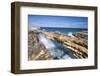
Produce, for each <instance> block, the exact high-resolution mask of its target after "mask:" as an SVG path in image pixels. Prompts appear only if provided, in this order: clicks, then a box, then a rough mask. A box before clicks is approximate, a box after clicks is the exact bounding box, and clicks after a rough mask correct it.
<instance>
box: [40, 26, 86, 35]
mask: <svg viewBox="0 0 100 76" xmlns="http://www.w3.org/2000/svg"><path fill="white" fill-rule="evenodd" d="M41 29H42V30H44V31H48V32H59V33H62V34H65V35H70V34H72V33H74V32H82V31H88V29H86V28H54V27H53V28H52V27H41Z"/></svg>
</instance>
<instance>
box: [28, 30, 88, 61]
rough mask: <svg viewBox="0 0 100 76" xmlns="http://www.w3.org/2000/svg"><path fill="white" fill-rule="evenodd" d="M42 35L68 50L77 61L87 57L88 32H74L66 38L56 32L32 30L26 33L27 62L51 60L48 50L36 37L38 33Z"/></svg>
mask: <svg viewBox="0 0 100 76" xmlns="http://www.w3.org/2000/svg"><path fill="white" fill-rule="evenodd" d="M40 32H41V33H42V34H44V35H45V36H46V37H47V38H48V39H50V40H56V41H58V42H60V43H62V45H63V46H64V47H66V48H68V49H69V50H70V51H71V52H73V55H74V56H75V57H76V58H77V59H82V58H87V57H88V32H86V31H84V32H75V33H73V34H72V35H73V36H68V35H64V34H61V33H57V32H46V31H41V30H32V31H29V32H28V49H29V50H28V60H51V59H53V58H52V56H51V54H50V52H49V51H48V49H46V48H45V46H43V45H42V44H41V43H40V42H39V40H38V37H37V34H38V33H40Z"/></svg>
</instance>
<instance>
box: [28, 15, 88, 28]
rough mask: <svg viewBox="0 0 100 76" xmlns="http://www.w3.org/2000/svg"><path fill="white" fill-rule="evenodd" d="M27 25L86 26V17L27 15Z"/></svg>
mask: <svg viewBox="0 0 100 76" xmlns="http://www.w3.org/2000/svg"><path fill="white" fill-rule="evenodd" d="M28 26H29V27H65V28H87V26H88V17H75V16H50V15H28Z"/></svg>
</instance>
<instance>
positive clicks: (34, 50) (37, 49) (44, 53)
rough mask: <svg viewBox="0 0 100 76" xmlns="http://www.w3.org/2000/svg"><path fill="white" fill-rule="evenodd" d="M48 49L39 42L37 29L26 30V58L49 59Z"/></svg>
mask: <svg viewBox="0 0 100 76" xmlns="http://www.w3.org/2000/svg"><path fill="white" fill-rule="evenodd" d="M50 59H52V57H51V55H50V53H49V51H48V50H47V49H46V48H45V47H44V46H43V45H42V44H41V43H40V42H39V40H38V37H37V31H29V32H28V60H50Z"/></svg>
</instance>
